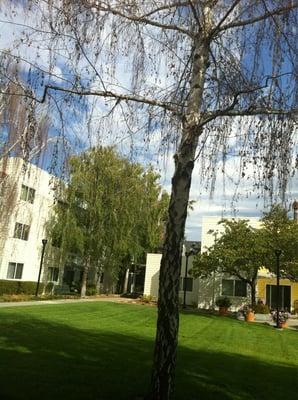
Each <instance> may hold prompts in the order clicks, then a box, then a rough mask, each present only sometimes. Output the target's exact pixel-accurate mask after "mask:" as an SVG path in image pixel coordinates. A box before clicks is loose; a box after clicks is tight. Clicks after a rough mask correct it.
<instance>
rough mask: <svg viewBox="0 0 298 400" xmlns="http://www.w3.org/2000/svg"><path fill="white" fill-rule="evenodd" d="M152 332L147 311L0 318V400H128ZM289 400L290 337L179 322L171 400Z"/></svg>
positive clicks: (102, 308) (36, 311)
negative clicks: (1, 399) (177, 347)
mask: <svg viewBox="0 0 298 400" xmlns="http://www.w3.org/2000/svg"><path fill="white" fill-rule="evenodd" d="M155 323H156V308H154V307H147V306H140V305H130V304H115V303H104V302H96V303H76V304H63V305H61V304H59V305H43V306H33V307H20V308H5V309H1V310H0V397H1V398H3V399H5V400H6V399H7V400H9V399H16V400H18V399H29V398H30V400H31V399H32V400H34V399H40V398H43V399H63V400H68V399H71V400H76V399H87V400H88V399H90V400H91V399H92V400H97V399H112V400H113V399H123V400H124V399H135V398H136V397H137V396H139V395H142V394H144V393H145V392H146V389H147V387H148V385H149V379H150V368H151V363H152V353H153V346H154V336H155ZM16 382H18V384H17V385H16ZM297 391H298V331H297V332H295V331H282V332H280V331H276V330H274V329H272V328H271V327H266V326H261V325H257V324H248V323H243V322H239V321H236V320H233V319H230V318H220V317H216V316H208V315H199V314H192V313H182V314H181V317H180V339H179V349H178V362H177V374H176V393H177V399H201V398H202V399H235V400H240V399H245V400H246V399H283V400H284V399H286V398H289V399H290V398H293V399H294V398H296V395H297Z"/></svg>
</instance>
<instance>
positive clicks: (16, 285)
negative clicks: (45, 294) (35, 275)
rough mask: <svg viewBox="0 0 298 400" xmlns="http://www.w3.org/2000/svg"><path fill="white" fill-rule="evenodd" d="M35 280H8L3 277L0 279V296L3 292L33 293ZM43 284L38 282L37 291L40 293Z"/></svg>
mask: <svg viewBox="0 0 298 400" xmlns="http://www.w3.org/2000/svg"><path fill="white" fill-rule="evenodd" d="M36 285H37V282H29V281H8V280H5V279H1V280H0V296H2V295H5V294H28V295H34V294H35V291H36ZM43 288H44V284H43V283H40V284H39V289H38V293H39V294H41V293H42V291H43Z"/></svg>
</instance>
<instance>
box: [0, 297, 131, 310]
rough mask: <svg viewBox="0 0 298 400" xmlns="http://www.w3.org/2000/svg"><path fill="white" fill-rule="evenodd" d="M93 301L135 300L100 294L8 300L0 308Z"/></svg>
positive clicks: (129, 301) (123, 301) (124, 301)
mask: <svg viewBox="0 0 298 400" xmlns="http://www.w3.org/2000/svg"><path fill="white" fill-rule="evenodd" d="M94 301H110V302H113V303H133V302H134V301H135V299H130V298H125V297H118V296H102V297H96V298H88V299H59V300H31V301H8V302H0V308H4V307H22V306H43V305H45V304H66V303H67V304H71V303H90V302H94Z"/></svg>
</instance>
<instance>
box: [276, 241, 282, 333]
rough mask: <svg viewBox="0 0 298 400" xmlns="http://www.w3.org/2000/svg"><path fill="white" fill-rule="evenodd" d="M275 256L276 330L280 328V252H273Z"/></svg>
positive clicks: (277, 250)
mask: <svg viewBox="0 0 298 400" xmlns="http://www.w3.org/2000/svg"><path fill="white" fill-rule="evenodd" d="M275 256H276V328H280V326H279V298H280V296H279V292H280V290H279V279H280V256H281V250H279V249H276V250H275Z"/></svg>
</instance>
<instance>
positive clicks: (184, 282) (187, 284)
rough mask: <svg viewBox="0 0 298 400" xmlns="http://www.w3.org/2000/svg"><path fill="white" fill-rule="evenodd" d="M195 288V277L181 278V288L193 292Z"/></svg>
mask: <svg viewBox="0 0 298 400" xmlns="http://www.w3.org/2000/svg"><path fill="white" fill-rule="evenodd" d="M192 289H193V278H182V277H181V278H180V290H183V291H184V290H185V291H186V292H192Z"/></svg>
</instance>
